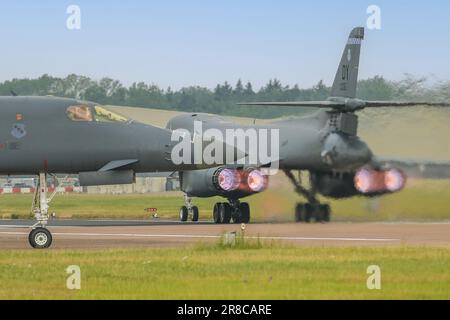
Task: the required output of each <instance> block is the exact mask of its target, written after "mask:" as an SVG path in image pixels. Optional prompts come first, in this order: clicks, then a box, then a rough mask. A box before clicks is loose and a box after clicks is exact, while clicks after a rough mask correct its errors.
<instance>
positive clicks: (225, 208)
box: [219, 203, 232, 224]
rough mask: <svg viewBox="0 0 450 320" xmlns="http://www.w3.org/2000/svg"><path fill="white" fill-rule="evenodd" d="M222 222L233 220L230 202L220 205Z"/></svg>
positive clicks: (227, 222)
mask: <svg viewBox="0 0 450 320" xmlns="http://www.w3.org/2000/svg"><path fill="white" fill-rule="evenodd" d="M219 212H220V223H222V224H229V223H230V222H231V213H232V208H231V206H230V205H229V204H228V203H222V204H221V205H220V211H219Z"/></svg>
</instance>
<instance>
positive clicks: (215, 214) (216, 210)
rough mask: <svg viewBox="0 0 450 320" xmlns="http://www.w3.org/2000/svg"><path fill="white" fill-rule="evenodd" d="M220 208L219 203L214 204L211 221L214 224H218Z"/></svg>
mask: <svg viewBox="0 0 450 320" xmlns="http://www.w3.org/2000/svg"><path fill="white" fill-rule="evenodd" d="M220 207H221V204H220V203H216V204H215V205H214V209H213V220H214V223H215V224H220V223H221V222H220Z"/></svg>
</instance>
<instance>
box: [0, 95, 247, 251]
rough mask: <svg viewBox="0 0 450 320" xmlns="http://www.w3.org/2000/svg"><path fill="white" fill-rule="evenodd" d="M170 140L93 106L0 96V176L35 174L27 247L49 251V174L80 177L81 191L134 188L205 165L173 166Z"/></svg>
mask: <svg viewBox="0 0 450 320" xmlns="http://www.w3.org/2000/svg"><path fill="white" fill-rule="evenodd" d="M172 138H173V137H172V132H171V131H169V130H167V129H163V128H157V127H154V126H149V125H145V124H142V123H139V122H136V121H133V120H131V119H128V118H127V117H124V116H122V115H119V114H117V113H116V112H113V111H111V110H109V109H108V108H106V107H104V106H101V105H98V104H95V103H92V102H85V101H79V100H74V99H66V98H56V97H19V96H11V97H0V175H17V176H20V175H23V176H34V175H39V179H38V183H37V186H36V192H35V194H34V198H33V204H32V213H33V214H34V215H35V217H36V219H37V223H36V224H35V225H34V226H33V227H32V231H31V232H30V234H29V242H30V244H31V246H32V247H34V248H48V247H49V246H50V245H51V243H52V235H51V233H50V231H49V230H48V229H47V228H46V225H47V222H48V219H49V213H48V210H49V204H50V201H51V200H52V199H53V196H54V194H52V195H50V196H49V195H47V176H48V175H49V174H53V175H55V176H56V175H57V174H58V175H73V174H76V175H79V180H80V185H82V186H92V185H114V184H131V183H133V182H134V180H135V175H136V174H137V173H147V172H161V171H163V172H167V171H175V170H195V169H199V168H203V169H204V168H208V167H209V166H210V165H207V164H204V163H197V164H193V163H194V161H193V160H192V161H190V162H186V163H182V164H177V165H175V164H174V163H173V161H172V158H171V153H172V149H173V147H174V142H173V141H172ZM191 147H192V148H193V145H192V146H191ZM224 148H225V150H226V152H232V153H233V155H234V156H235V160H237V159H239V157H243V156H244V154H243V153H240V152H239V150H235V149H232V148H231V146H224ZM223 160H224V161H225V158H224V159H223ZM190 163H192V164H190ZM222 163H226V162H222Z"/></svg>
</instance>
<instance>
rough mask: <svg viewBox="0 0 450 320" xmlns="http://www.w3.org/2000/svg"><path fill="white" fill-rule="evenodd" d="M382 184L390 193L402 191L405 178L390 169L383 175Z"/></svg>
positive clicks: (398, 172)
mask: <svg viewBox="0 0 450 320" xmlns="http://www.w3.org/2000/svg"><path fill="white" fill-rule="evenodd" d="M384 184H385V186H386V189H388V190H389V191H390V192H397V191H400V190H402V189H403V188H404V187H405V185H406V176H405V175H404V174H403V172H401V171H400V170H397V169H391V170H389V171H387V172H386V173H385V175H384Z"/></svg>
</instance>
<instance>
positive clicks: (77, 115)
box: [67, 105, 92, 121]
mask: <svg viewBox="0 0 450 320" xmlns="http://www.w3.org/2000/svg"><path fill="white" fill-rule="evenodd" d="M67 116H68V117H69V119H70V120H72V121H92V112H91V109H90V108H89V107H88V106H83V105H80V106H71V107H69V108H67Z"/></svg>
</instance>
